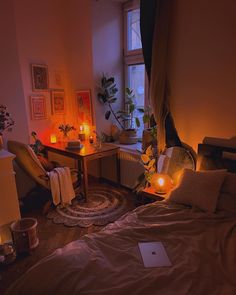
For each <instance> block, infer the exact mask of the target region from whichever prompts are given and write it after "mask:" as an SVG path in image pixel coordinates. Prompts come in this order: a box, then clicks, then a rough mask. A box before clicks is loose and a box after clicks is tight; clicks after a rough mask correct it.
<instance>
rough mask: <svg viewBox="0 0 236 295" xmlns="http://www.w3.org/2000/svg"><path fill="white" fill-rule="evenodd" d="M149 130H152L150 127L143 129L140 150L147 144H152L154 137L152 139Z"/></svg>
mask: <svg viewBox="0 0 236 295" xmlns="http://www.w3.org/2000/svg"><path fill="white" fill-rule="evenodd" d="M151 130H152V129H151V128H149V129H144V130H143V136H142V150H143V151H145V150H146V148H147V147H148V146H149V145H151V144H153V140H154V139H153V136H152V133H151Z"/></svg>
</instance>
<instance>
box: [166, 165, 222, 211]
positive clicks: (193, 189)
mask: <svg viewBox="0 0 236 295" xmlns="http://www.w3.org/2000/svg"><path fill="white" fill-rule="evenodd" d="M225 176H226V170H209V171H193V170H190V169H184V171H183V175H182V177H181V179H180V183H179V185H178V186H177V187H176V188H175V189H174V190H172V191H171V192H170V194H169V196H168V197H167V199H168V200H169V201H173V202H176V203H181V204H186V205H190V206H196V207H198V208H200V209H202V210H204V211H207V212H215V209H216V204H217V200H218V196H219V193H220V189H221V186H222V183H223V181H224V179H225Z"/></svg>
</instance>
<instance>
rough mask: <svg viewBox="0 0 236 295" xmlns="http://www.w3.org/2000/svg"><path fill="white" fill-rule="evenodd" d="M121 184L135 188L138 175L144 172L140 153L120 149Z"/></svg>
mask: <svg viewBox="0 0 236 295" xmlns="http://www.w3.org/2000/svg"><path fill="white" fill-rule="evenodd" d="M119 155H120V174H121V185H123V186H125V187H128V188H131V189H132V188H134V187H135V185H137V179H138V177H139V176H140V175H141V174H142V173H143V172H144V168H143V165H142V164H141V163H140V154H139V153H135V152H132V151H127V150H120V154H119Z"/></svg>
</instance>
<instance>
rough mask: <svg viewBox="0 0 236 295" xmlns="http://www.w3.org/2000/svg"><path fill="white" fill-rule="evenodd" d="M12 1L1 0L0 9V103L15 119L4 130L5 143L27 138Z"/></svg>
mask: <svg viewBox="0 0 236 295" xmlns="http://www.w3.org/2000/svg"><path fill="white" fill-rule="evenodd" d="M14 12H15V11H14V1H12V0H3V1H1V9H0V38H1V46H0V56H1V67H0V89H1V94H0V104H5V105H6V106H7V108H8V111H9V112H10V113H11V114H12V117H13V119H14V120H15V126H14V127H13V131H12V132H4V141H5V144H6V142H7V140H8V139H15V140H20V141H27V140H28V126H27V119H26V110H25V100H24V93H23V87H22V81H21V73H20V65H19V56H18V48H17V42H16V28H15V15H14Z"/></svg>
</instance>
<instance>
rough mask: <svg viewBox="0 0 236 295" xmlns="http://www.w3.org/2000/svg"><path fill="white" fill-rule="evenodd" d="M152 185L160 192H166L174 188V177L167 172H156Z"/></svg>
mask: <svg viewBox="0 0 236 295" xmlns="http://www.w3.org/2000/svg"><path fill="white" fill-rule="evenodd" d="M151 187H152V188H153V189H154V190H155V192H156V193H158V194H166V193H167V192H169V190H170V189H171V188H172V179H171V178H170V176H169V175H167V174H159V173H155V174H154V175H153V176H152V179H151Z"/></svg>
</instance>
